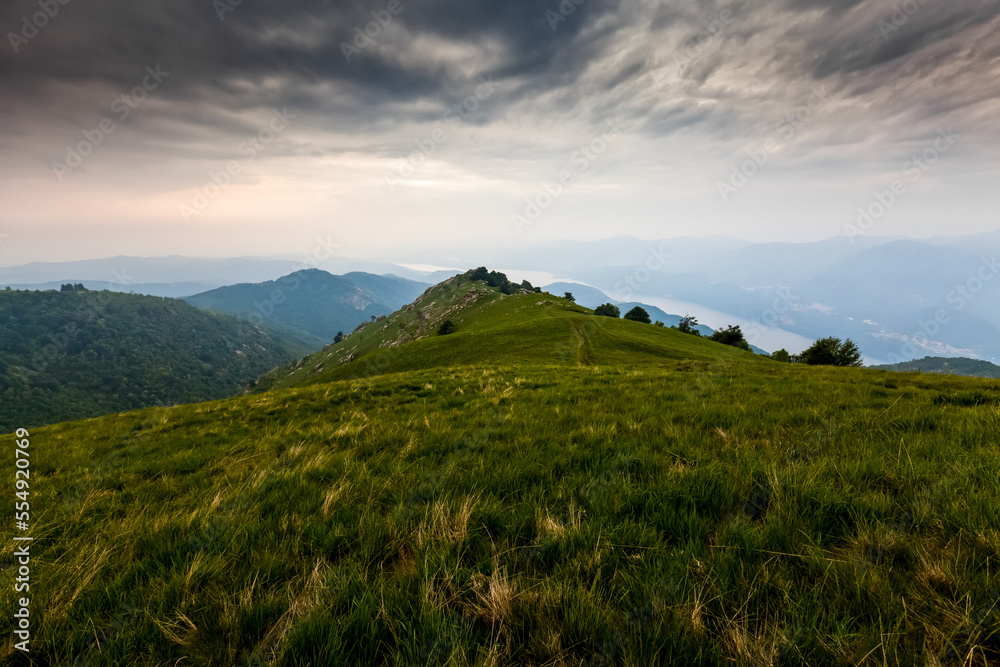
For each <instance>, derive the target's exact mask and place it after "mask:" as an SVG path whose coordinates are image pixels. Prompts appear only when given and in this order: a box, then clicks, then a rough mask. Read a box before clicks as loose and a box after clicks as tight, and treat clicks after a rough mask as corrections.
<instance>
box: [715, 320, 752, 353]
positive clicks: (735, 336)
mask: <svg viewBox="0 0 1000 667" xmlns="http://www.w3.org/2000/svg"><path fill="white" fill-rule="evenodd" d="M709 340H714V341H715V342H716V343H722V344H723V345H730V346H732V347H738V348H740V349H741V350H749V349H750V344H749V343H747V342H746V340H745V339H744V338H743V332H742V331H741V330H740V325H738V324H731V325H729V326H728V327H726V328H725V329H719V330H718V331H716V332H715V333H714V334H712V335H711V336H709Z"/></svg>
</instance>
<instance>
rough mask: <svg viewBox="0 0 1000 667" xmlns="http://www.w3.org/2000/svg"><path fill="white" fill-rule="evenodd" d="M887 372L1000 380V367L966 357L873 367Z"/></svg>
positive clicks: (934, 358)
mask: <svg viewBox="0 0 1000 667" xmlns="http://www.w3.org/2000/svg"><path fill="white" fill-rule="evenodd" d="M872 368H878V369H881V370H886V371H905V372H920V373H938V374H940V375H966V376H968V377H975V378H1000V366H997V365H996V364H991V363H990V362H988V361H981V360H979V359H966V358H965V357H956V358H947V357H924V358H923V359H914V360H913V361H905V362H903V363H899V364H885V365H881V366H872Z"/></svg>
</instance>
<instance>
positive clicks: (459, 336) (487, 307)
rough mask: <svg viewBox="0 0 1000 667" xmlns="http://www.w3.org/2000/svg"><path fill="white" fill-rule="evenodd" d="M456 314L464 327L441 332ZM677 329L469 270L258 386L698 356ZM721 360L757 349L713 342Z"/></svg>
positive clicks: (698, 348)
mask: <svg viewBox="0 0 1000 667" xmlns="http://www.w3.org/2000/svg"><path fill="white" fill-rule="evenodd" d="M446 320H451V321H452V322H453V324H454V325H455V326H456V331H455V333H453V334H450V335H447V336H440V335H438V334H437V331H438V329H439V328H440V326H441V325H442V324H443V323H444V322H445V321H446ZM693 338H694V337H693V336H688V335H685V334H682V333H679V332H676V331H672V330H669V329H663V328H660V327H654V326H651V325H648V324H640V323H638V322H631V321H628V320H623V319H614V318H609V317H595V316H593V314H592V311H591V310H590V309H587V308H584V307H582V306H579V305H576V304H573V303H570V302H568V301H566V300H565V299H563V298H561V297H557V296H554V295H549V294H544V293H534V292H530V291H528V290H521V292H520V293H519V294H516V295H504V294H502V293H500V292H499V291H498V290H497V289H495V288H491V287H489V286H487V285H485V284H483V283H481V282H474V281H471V280H470V279H469V278H467V277H465V276H455V277H453V278H450V279H448V280H446V281H444V282H443V283H439V284H438V285H435V286H434V287H432V288H429V289H428V290H426V291H425V292H424V293H423V294H422V295H421V296H420V297H419V298H417V299H416V300H415V301H414V302H413V303H411V304H408V305H406V306H404V307H403V308H402V309H400V310H399V311H397V312H395V313H393V314H392V315H390V316H389V317H387V318H385V319H383V320H379V321H378V322H371V323H367V324H365V325H364V327H363V328H362V329H360V330H359V331H357V332H354V333H353V334H351V335H350V336H348V337H347V338H345V339H344V340H343V341H342V342H341V343H338V344H336V345H333V346H328V347H327V348H326V349H324V350H322V351H320V352H317V353H315V354H312V355H310V356H308V357H305V358H304V359H301V360H300V361H298V362H296V363H295V364H294V365H293V366H288V367H284V368H279V369H275V370H274V371H271V372H270V373H268V374H266V375H265V376H264V377H262V378H261V379H260V381H259V383H258V385H257V387H256V390H257V391H265V390H269V389H274V388H287V387H292V386H296V385H299V384H310V383H316V382H329V381H331V380H339V379H348V378H360V377H367V376H371V375H373V374H379V373H390V372H400V371H407V370H416V369H424V368H434V367H442V366H460V365H479V364H483V363H504V364H509V365H520V364H535V363H544V364H562V365H567V366H576V365H584V366H592V365H608V364H623V363H625V364H642V363H656V362H658V361H661V360H663V359H692V360H694V359H698V358H701V357H704V356H705V354H706V346H705V345H704V344H703V343H698V342H696V341H695V340H693ZM707 349H708V350H709V351H710V353H711V357H712V358H713V359H716V358H724V359H736V358H740V359H742V358H748V357H752V356H753V355H752V354H751V353H749V352H743V351H741V350H737V349H735V348H730V347H727V346H725V345H720V344H717V343H710V344H709V345H708V348H707Z"/></svg>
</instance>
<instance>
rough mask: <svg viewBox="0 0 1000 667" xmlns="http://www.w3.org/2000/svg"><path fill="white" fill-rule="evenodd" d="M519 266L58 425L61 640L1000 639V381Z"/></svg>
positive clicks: (694, 658) (46, 458)
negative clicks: (842, 349) (234, 388)
mask: <svg viewBox="0 0 1000 667" xmlns="http://www.w3.org/2000/svg"><path fill="white" fill-rule="evenodd" d="M470 274H471V272H470ZM514 292H515V293H511V294H503V293H501V292H500V290H499V289H498V288H496V287H490V286H488V285H486V284H485V283H484V282H480V281H473V280H471V279H470V278H469V277H468V274H467V275H463V276H456V277H455V278H452V279H449V280H448V281H445V282H444V283H442V284H440V285H437V286H435V287H433V288H431V289H429V290H428V291H427V292H426V293H425V294H424V295H422V296H421V297H420V298H419V299H418V300H417V301H416V302H414V303H413V304H411V305H409V306H407V307H404V308H403V309H402V310H400V311H397V312H396V313H394V314H393V315H391V316H390V317H388V318H386V319H384V320H381V321H379V322H375V323H370V324H368V325H367V326H365V327H364V328H363V329H361V330H360V331H358V332H357V333H354V334H352V335H350V336H347V337H346V338H345V339H344V340H343V341H341V342H340V343H338V344H336V345H333V346H331V347H328V348H327V349H325V350H323V351H320V352H317V353H315V354H313V355H311V356H309V357H306V358H304V359H302V360H300V361H299V362H296V363H295V364H293V365H291V366H288V367H284V368H281V369H277V370H275V371H273V372H271V373H269V374H268V375H266V376H264V377H263V378H262V379H261V380H260V381H259V382H258V384H257V387H256V388H255V392H254V393H250V394H248V395H245V396H239V397H234V398H230V399H226V400H222V401H214V402H209V403H200V404H192V405H183V406H177V407H173V408H152V409H147V410H141V411H138V412H132V413H125V414H119V415H109V416H106V417H100V418H97V419H90V420H86V421H81V422H70V423H62V424H57V425H53V426H48V427H45V428H43V429H37V430H33V431H32V432H31V438H32V447H33V450H32V455H33V457H34V461H33V478H32V479H33V484H32V486H33V488H35V489H37V491H35V493H36V494H37V495H36V496H35V501H34V502H35V503H36V504H37V505H38V506H39V507H41V508H44V509H43V510H42V511H41V512H40V514H39V515H38V518H37V520H36V525H35V528H34V536H35V539H36V543H35V545H34V549H35V550H34V551H33V558H34V559H36V560H37V562H39V563H41V564H42V565H41V566H40V567H41V568H43V569H42V572H43V576H42V577H41V578H40V579H39V581H38V583H33V584H32V588H33V590H34V589H35V587H36V586H37V591H36V592H35V593H34V596H33V604H34V605H35V610H36V611H35V617H34V622H35V623H36V624H37V627H38V628H40V629H39V634H38V636H37V637H36V640H35V641H37V648H36V649H35V652H33V654H32V660H33V661H34V662H35V664H120V665H126V664H128V665H162V664H175V663H177V662H178V661H180V662H181V663H182V664H183V662H190V663H192V664H215V665H234V664H256V665H317V664H390V665H438V664H442V665H443V664H448V665H501V664H527V665H579V664H586V665H611V664H621V665H650V664H690V665H717V664H720V665H721V664H741V665H761V664H775V665H778V664H780V665H818V664H837V665H840V664H843V665H848V664H851V665H855V664H866V662H867V661H871V660H872V659H873V658H877V662H879V663H882V662H888V663H892V664H941V665H945V664H972V665H985V664H994V663H995V661H996V660H997V659H998V657H1000V631H998V630H1000V607H998V599H1000V598H998V596H1000V590H998V589H997V585H996V581H997V578H996V575H997V572H996V568H997V566H998V564H1000V532H998V531H997V526H998V525H1000V477H998V475H997V471H998V470H1000V453H998V451H997V447H996V441H995V434H996V433H997V432H998V431H1000V382H998V381H996V380H984V379H975V378H961V377H953V376H939V375H920V374H917V373H893V372H888V371H876V370H868V369H861V368H834V367H820V366H807V365H804V364H790V363H780V362H777V361H773V360H771V359H766V358H762V357H759V356H756V355H754V354H752V353H751V352H746V351H743V350H740V349H737V348H735V347H730V346H726V345H722V344H720V343H716V342H712V341H709V340H706V339H702V338H699V337H696V336H691V335H688V334H684V333H680V332H679V331H677V330H672V329H667V328H660V327H655V326H653V325H649V324H643V323H639V322H632V321H627V320H623V319H617V318H609V317H600V316H596V315H594V314H592V311H590V310H588V309H586V308H582V307H579V306H576V305H575V304H573V303H571V302H569V301H567V300H565V299H563V298H560V297H555V296H552V295H549V294H546V293H538V292H534V291H533V290H528V289H518V290H516V291H514ZM446 320H447V321H450V322H452V323H453V324H454V332H453V333H450V334H439V333H438V331H439V329H440V328H441V324H443V323H444V322H445V321H446ZM264 389H266V391H264ZM12 553H13V551H12V548H11V547H9V546H6V545H5V547H4V558H5V561H6V562H12V561H13V555H12ZM3 596H4V597H3V603H4V604H5V605H7V608H11V607H13V605H14V600H13V597H14V596H13V594H12V591H11V589H10V588H5V589H4V591H3ZM11 651H12V647H11V645H10V643H8V645H7V648H6V652H7V653H8V655H9V654H10V653H11ZM872 664H876V663H875V662H873V663H872Z"/></svg>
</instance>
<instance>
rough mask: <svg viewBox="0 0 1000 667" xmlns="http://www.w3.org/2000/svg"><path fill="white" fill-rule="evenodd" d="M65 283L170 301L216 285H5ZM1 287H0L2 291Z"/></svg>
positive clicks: (98, 282)
mask: <svg viewBox="0 0 1000 667" xmlns="http://www.w3.org/2000/svg"><path fill="white" fill-rule="evenodd" d="M65 283H73V284H76V283H82V284H83V286H84V287H86V288H87V289H89V290H94V291H101V290H108V291H110V292H124V293H126V294H146V295H148V296H165V297H169V298H171V299H177V298H180V297H183V296H188V295H189V294H196V293H198V292H204V291H206V290H210V289H214V288H215V287H218V285H213V284H210V283H195V282H184V283H130V284H127V285H126V284H122V283H116V282H113V281H106V280H89V279H87V278H80V279H68V280H51V281H48V282H44V283H13V284H9V285H7V287H10V288H11V289H15V290H49V289H54V290H58V289H59V288H60V287H61V286H62V285H63V284H65ZM2 287H3V286H0V289H2Z"/></svg>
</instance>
